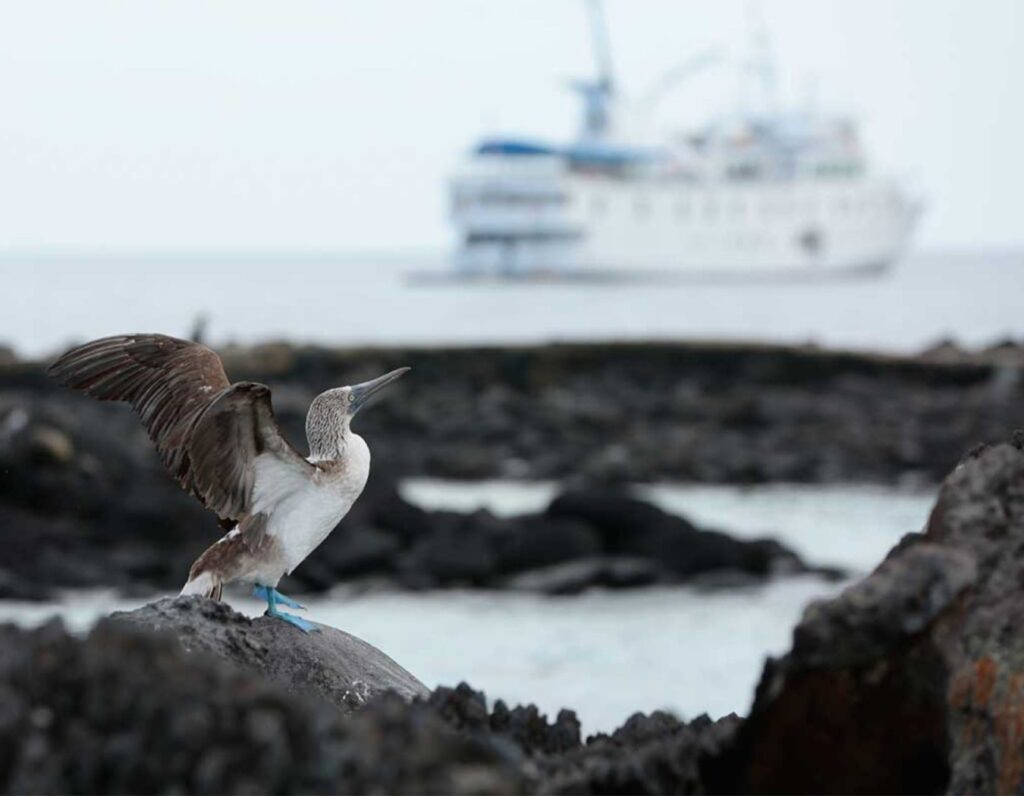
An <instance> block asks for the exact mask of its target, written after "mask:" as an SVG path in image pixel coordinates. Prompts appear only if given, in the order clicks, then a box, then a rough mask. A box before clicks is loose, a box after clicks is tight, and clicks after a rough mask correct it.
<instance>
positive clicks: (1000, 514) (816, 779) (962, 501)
mask: <svg viewBox="0 0 1024 796" xmlns="http://www.w3.org/2000/svg"><path fill="white" fill-rule="evenodd" d="M1022 583H1024V452H1022V450H1021V441H1020V440H1018V441H1017V442H1016V443H1015V444H1014V445H997V446H995V447H992V448H989V449H986V450H983V451H980V452H979V453H977V454H976V455H975V456H973V457H972V458H970V459H969V460H967V461H965V462H964V463H963V464H962V465H961V466H960V467H959V468H958V469H957V470H956V471H955V472H953V473H952V474H951V475H950V476H949V478H948V479H947V480H946V483H945V485H944V486H943V489H942V492H941V494H940V497H939V500H938V503H937V505H936V506H935V509H934V511H933V512H932V516H931V519H930V520H929V523H928V527H927V529H926V531H925V532H924V533H923V534H921V535H915V536H912V537H909V538H907V539H905V540H904V542H903V543H902V544H901V545H900V546H898V547H897V548H896V549H895V550H894V551H893V552H892V553H891V554H890V556H889V557H888V559H887V560H886V561H885V562H884V563H883V564H882V565H881V566H880V567H879V568H878V569H877V571H875V572H874V573H873V574H872V575H871V576H869V577H868V578H866V579H864V580H863V581H861V582H860V583H857V584H856V585H854V586H852V587H851V588H849V589H848V590H846V591H845V592H844V593H843V594H842V595H841V596H839V597H838V598H836V599H835V600H831V601H827V602H822V603H818V604H815V605H812V606H810V607H809V608H808V609H807V611H806V612H805V614H804V617H803V620H802V621H801V622H800V624H799V625H798V626H797V628H796V630H795V631H794V637H793V649H792V651H791V652H790V653H789V654H788V655H787V656H785V657H784V658H781V659H779V660H774V661H769V663H768V665H767V666H766V668H765V673H764V676H763V678H762V681H761V684H760V686H759V687H758V691H757V697H756V700H755V703H754V707H753V710H752V712H751V715H750V718H749V719H748V720H747V722H746V723H745V725H744V726H743V728H742V730H741V732H740V735H739V743H738V746H737V748H736V750H735V751H734V752H733V753H732V754H733V759H732V761H731V763H730V765H729V767H728V770H729V772H730V780H729V782H728V789H730V790H734V791H738V792H752V793H782V792H789V793H940V792H943V791H948V792H950V793H958V794H960V793H1020V792H1021V791H1022V790H1024V630H1022V628H1024V625H1022V621H1021V617H1022V616H1024V591H1022V588H1021V586H1022Z"/></svg>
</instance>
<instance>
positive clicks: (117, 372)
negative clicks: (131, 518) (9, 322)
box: [49, 334, 313, 519]
mask: <svg viewBox="0 0 1024 796" xmlns="http://www.w3.org/2000/svg"><path fill="white" fill-rule="evenodd" d="M49 372H50V374H51V375H53V376H56V377H57V378H59V379H61V380H62V381H63V382H64V383H65V384H67V385H68V386H69V387H72V388H74V389H77V390H81V391H83V392H85V393H86V394H88V395H91V396H93V397H94V398H99V399H100V400H104V401H127V402H128V403H130V404H131V405H132V408H134V409H135V411H136V412H137V413H138V415H139V417H140V418H141V419H142V423H143V425H144V426H145V428H146V431H147V432H148V433H149V436H150V439H152V440H153V442H154V444H155V445H156V448H157V450H158V451H159V453H160V456H161V458H162V460H163V463H164V465H165V466H166V467H167V469H168V470H170V472H171V474H172V475H173V476H174V477H175V478H177V479H178V481H179V482H180V483H181V485H182V486H183V487H184V488H185V489H186V490H188V491H189V492H191V493H192V494H193V495H195V496H196V497H197V498H199V500H201V501H202V502H203V504H204V505H206V506H207V507H208V508H210V509H212V510H213V511H215V512H217V514H218V515H219V516H220V517H221V518H222V519H239V518H241V517H243V516H245V515H246V514H248V513H249V512H250V510H251V508H252V503H253V489H254V486H255V473H256V467H255V461H256V458H257V457H258V456H261V455H264V454H266V455H268V456H271V457H273V458H274V459H276V460H279V462H280V463H282V464H284V465H286V466H287V467H288V469H290V470H294V471H296V473H299V472H302V471H304V470H308V471H309V474H311V473H312V472H313V466H312V465H310V464H309V463H308V462H306V460H305V459H303V458H302V456H301V455H299V453H298V452H297V451H295V450H294V449H293V448H292V447H291V446H290V445H289V444H288V442H287V441H286V440H285V439H284V437H283V436H282V434H281V430H280V428H279V427H278V425H277V421H276V420H275V418H274V412H273V409H272V408H271V404H270V389H269V388H268V387H266V386H265V385H262V384H255V383H252V382H240V383H238V384H234V385H233V384H231V383H230V382H229V381H228V377H227V374H226V373H225V372H224V366H223V364H222V363H221V361H220V357H218V356H217V355H216V354H215V353H214V352H213V351H211V350H210V349H209V348H206V346H202V345H199V344H198V343H193V342H189V341H188V340H179V339H177V338H174V337H167V336H165V335H158V334H141V335H125V336H117V337H106V338H103V339H101V340H94V341H93V342H91V343H86V344H85V345H83V346H79V347H78V348H74V349H72V350H71V351H68V352H67V353H66V354H64V356H62V357H61V358H60V359H58V360H57V361H56V362H54V363H53V365H51V366H50V368H49Z"/></svg>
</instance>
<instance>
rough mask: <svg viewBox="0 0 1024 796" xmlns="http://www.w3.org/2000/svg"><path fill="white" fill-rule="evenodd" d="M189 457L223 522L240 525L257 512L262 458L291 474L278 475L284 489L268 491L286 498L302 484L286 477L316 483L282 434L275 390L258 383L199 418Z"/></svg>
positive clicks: (224, 396)
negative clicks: (258, 465)
mask: <svg viewBox="0 0 1024 796" xmlns="http://www.w3.org/2000/svg"><path fill="white" fill-rule="evenodd" d="M188 455H189V459H190V460H191V463H192V476H193V483H194V484H195V489H196V492H197V494H198V496H199V498H200V500H202V501H203V503H204V504H205V505H206V506H208V507H209V508H211V509H213V510H214V511H216V512H217V514H219V515H220V516H221V517H234V518H236V519H238V518H241V517H243V516H245V515H248V514H250V513H251V511H252V510H253V491H254V488H255V479H256V459H257V457H260V456H263V455H269V456H271V457H273V458H274V459H276V460H277V462H278V463H280V464H283V465H284V466H285V467H286V468H287V471H282V470H281V469H277V470H276V471H275V475H276V476H278V478H279V481H280V483H278V484H272V485H268V487H267V490H269V491H271V492H274V493H279V494H282V495H283V493H284V492H287V491H288V490H289V487H290V486H291V485H294V484H295V483H297V482H296V481H295V480H294V479H292V478H290V477H281V476H291V475H295V476H299V477H302V476H306V477H312V475H313V474H314V473H315V471H316V468H315V467H314V466H313V465H311V464H310V463H309V462H307V461H306V460H305V459H304V458H303V457H302V456H301V455H300V454H299V453H298V452H297V451H296V450H295V449H294V448H293V447H292V446H291V445H290V444H289V443H288V441H287V440H286V439H285V438H284V436H283V435H282V434H281V429H280V427H279V426H278V425H277V419H276V418H275V417H274V410H273V407H272V406H271V403H270V388H269V387H267V386H266V385H264V384H257V383H255V382H239V383H238V384H233V385H231V387H229V388H228V389H227V390H225V391H224V392H222V393H221V394H220V395H219V396H218V397H217V399H216V400H215V401H214V402H213V403H212V404H211V405H210V407H209V408H208V409H207V410H206V411H205V412H203V414H202V415H200V417H199V419H198V420H197V421H196V424H195V427H194V428H193V430H192V434H191V436H190V438H189V444H188Z"/></svg>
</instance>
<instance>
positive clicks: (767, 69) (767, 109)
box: [740, 0, 778, 115]
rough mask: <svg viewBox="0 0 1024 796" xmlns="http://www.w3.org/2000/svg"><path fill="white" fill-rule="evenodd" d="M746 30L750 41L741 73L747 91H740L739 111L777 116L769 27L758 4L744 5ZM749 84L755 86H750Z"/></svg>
mask: <svg viewBox="0 0 1024 796" xmlns="http://www.w3.org/2000/svg"><path fill="white" fill-rule="evenodd" d="M747 29H748V31H749V34H748V35H749V37H750V39H749V45H748V47H749V50H748V51H747V57H746V59H745V62H744V64H743V69H742V71H743V72H744V73H745V78H746V79H745V81H744V83H745V86H744V88H745V89H746V90H741V93H740V103H741V106H742V107H741V109H740V110H741V112H742V113H744V114H749V113H765V114H768V115H774V114H776V113H777V112H778V91H777V85H776V79H775V59H774V58H773V57H772V47H771V40H770V39H769V36H768V25H767V24H766V22H765V19H764V14H763V13H762V9H761V4H760V3H759V2H757V0H748V2H747ZM752 83H754V84H756V85H754V86H752V85H751V84H752ZM751 89H753V90H751Z"/></svg>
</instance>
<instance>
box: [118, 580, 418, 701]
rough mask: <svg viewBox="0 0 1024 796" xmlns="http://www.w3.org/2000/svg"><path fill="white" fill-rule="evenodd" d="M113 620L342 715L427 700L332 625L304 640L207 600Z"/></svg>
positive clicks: (375, 653)
mask: <svg viewBox="0 0 1024 796" xmlns="http://www.w3.org/2000/svg"><path fill="white" fill-rule="evenodd" d="M111 620H112V621H116V622H121V623H126V624H131V625H135V626H138V627H141V628H146V629H149V630H156V631H161V632H168V633H171V634H173V635H175V636H177V638H178V640H179V641H180V642H181V645H182V647H184V649H185V650H186V651H188V652H193V651H196V650H198V651H202V652H206V653H210V654H212V655H215V656H217V657H218V658H222V659H224V660H228V661H231V662H233V663H236V664H240V665H241V666H243V667H244V668H246V669H249V670H250V671H253V672H258V673H260V674H262V675H264V676H265V677H267V678H268V679H270V680H272V681H274V682H275V683H277V684H279V685H280V686H281V687H283V688H284V689H286V690H289V691H295V692H312V693H316V694H319V695H320V696H322V697H324V698H326V699H327V700H329V701H330V702H332V703H334V705H336V706H337V707H339V708H341V709H342V710H352V709H354V708H357V707H359V706H360V705H363V704H365V703H366V701H367V700H369V699H370V698H372V697H373V696H375V695H377V694H380V693H383V692H384V691H394V692H395V693H397V694H398V695H399V696H402V697H405V698H406V699H412V698H414V697H422V696H426V695H427V694H428V693H429V691H428V689H427V687H426V686H425V685H423V683H421V682H420V681H419V680H417V679H416V678H415V677H413V675H411V674H409V672H407V671H406V670H405V669H403V668H402V667H401V666H399V665H398V664H397V663H395V662H394V661H393V660H391V658H389V657H388V656H387V655H385V654H384V653H383V652H381V651H380V650H378V649H377V648H376V647H373V646H371V645H370V644H367V643H366V642H365V641H362V640H361V639H358V638H356V637H355V636H350V635H349V634H348V633H345V632H344V631H341V630H336V629H335V628H333V627H329V626H327V625H320V624H318V623H316V624H317V626H318V627H319V628H320V632H318V633H309V634H304V633H303V632H302V631H301V630H299V629H298V628H295V627H292V626H291V625H289V624H287V623H285V622H282V621H281V620H279V619H271V618H269V617H266V616H261V617H258V618H256V619H249V618H248V617H246V616H243V615H242V614H240V613H238V612H237V611H234V610H232V609H231V607H230V606H228V605H227V604H226V603H222V602H215V601H213V600H208V599H206V598H203V597H177V598H170V597H168V598H165V599H162V600H158V601H157V602H154V603H150V604H148V605H145V606H143V607H142V608H137V609H135V610H134V611H128V612H122V613H116V614H114V615H113V616H112V617H111Z"/></svg>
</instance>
